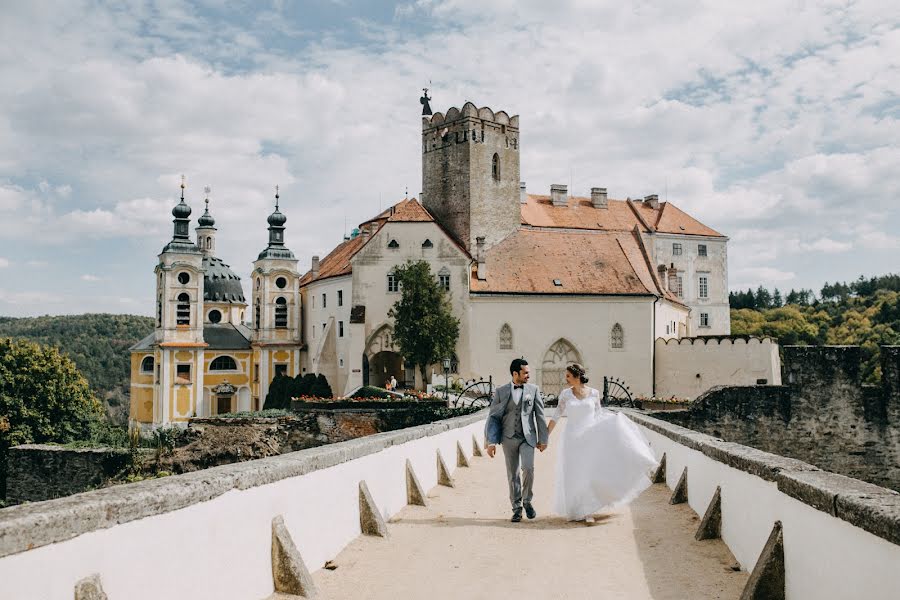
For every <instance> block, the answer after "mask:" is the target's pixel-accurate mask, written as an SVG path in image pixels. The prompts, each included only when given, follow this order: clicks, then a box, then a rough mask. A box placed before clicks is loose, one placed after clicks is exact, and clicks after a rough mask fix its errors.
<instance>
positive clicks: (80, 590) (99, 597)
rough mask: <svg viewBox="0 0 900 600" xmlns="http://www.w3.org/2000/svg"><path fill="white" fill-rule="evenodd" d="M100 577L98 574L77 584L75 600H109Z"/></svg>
mask: <svg viewBox="0 0 900 600" xmlns="http://www.w3.org/2000/svg"><path fill="white" fill-rule="evenodd" d="M108 598H109V597H108V596H107V595H106V592H104V591H103V585H102V583H101V582H100V575H97V574H96V573H95V574H94V575H91V576H90V577H85V578H84V579H82V580H81V581H79V582H78V583H76V584H75V600H108Z"/></svg>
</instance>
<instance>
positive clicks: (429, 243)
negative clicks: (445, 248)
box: [422, 240, 434, 248]
mask: <svg viewBox="0 0 900 600" xmlns="http://www.w3.org/2000/svg"><path fill="white" fill-rule="evenodd" d="M422 247H423V248H434V244H432V243H431V240H425V241H424V242H422Z"/></svg>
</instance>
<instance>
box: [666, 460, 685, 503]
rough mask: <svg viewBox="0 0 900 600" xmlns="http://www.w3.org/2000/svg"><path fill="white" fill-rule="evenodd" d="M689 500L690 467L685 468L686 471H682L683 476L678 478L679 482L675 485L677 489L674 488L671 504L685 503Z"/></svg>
mask: <svg viewBox="0 0 900 600" xmlns="http://www.w3.org/2000/svg"><path fill="white" fill-rule="evenodd" d="M687 501H688V469H687V467H685V468H684V471H682V472H681V477H679V478H678V483H677V484H676V485H675V489H674V490H672V497H671V498H669V504H684V503H685V502H687Z"/></svg>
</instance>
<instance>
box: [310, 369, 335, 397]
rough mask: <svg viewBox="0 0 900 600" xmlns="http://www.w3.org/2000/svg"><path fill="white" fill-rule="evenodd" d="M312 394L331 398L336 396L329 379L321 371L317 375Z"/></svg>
mask: <svg viewBox="0 0 900 600" xmlns="http://www.w3.org/2000/svg"><path fill="white" fill-rule="evenodd" d="M310 395H311V396H316V397H317V398H331V397H332V396H334V394H333V393H332V391H331V386H330V385H328V379H326V378H325V376H324V375H322V374H321V373H319V374H318V375H317V376H316V382H315V383H314V384H313V385H312V389H311V390H310Z"/></svg>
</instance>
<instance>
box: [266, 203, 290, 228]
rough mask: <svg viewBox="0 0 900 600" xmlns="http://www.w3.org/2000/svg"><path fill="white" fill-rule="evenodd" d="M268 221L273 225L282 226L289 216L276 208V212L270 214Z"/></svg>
mask: <svg viewBox="0 0 900 600" xmlns="http://www.w3.org/2000/svg"><path fill="white" fill-rule="evenodd" d="M268 221H269V225H271V226H272V227H282V226H283V225H284V224H285V223H286V222H287V217H286V216H284V214H283V213H282V212H281V211H280V210H278V209H277V208H276V209H275V212H273V213H272V214H271V215H269V219H268Z"/></svg>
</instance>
